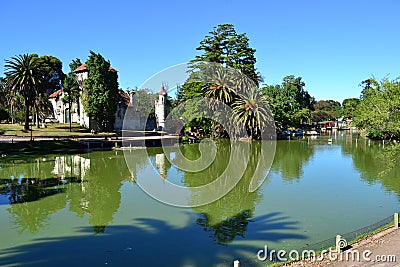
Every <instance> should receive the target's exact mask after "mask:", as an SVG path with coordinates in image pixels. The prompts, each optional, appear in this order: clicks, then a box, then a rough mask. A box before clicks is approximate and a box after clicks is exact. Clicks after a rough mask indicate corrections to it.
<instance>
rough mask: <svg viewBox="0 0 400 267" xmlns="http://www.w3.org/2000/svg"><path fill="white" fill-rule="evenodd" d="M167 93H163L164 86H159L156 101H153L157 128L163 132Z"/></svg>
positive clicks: (166, 109) (166, 114) (166, 113)
mask: <svg viewBox="0 0 400 267" xmlns="http://www.w3.org/2000/svg"><path fill="white" fill-rule="evenodd" d="M167 97H168V94H167V91H165V88H164V84H162V86H161V91H160V93H158V99H157V100H156V101H155V103H154V106H155V113H156V120H157V128H158V129H159V130H163V129H164V127H165V119H166V118H167V116H168V101H167Z"/></svg>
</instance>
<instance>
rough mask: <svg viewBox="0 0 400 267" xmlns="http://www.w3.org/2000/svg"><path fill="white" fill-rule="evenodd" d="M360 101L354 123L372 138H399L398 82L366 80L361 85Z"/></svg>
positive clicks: (399, 105)
mask: <svg viewBox="0 0 400 267" xmlns="http://www.w3.org/2000/svg"><path fill="white" fill-rule="evenodd" d="M361 85H362V86H363V90H362V96H361V97H362V99H361V101H360V103H359V104H358V106H357V112H356V113H355V114H356V115H355V117H354V121H355V124H356V126H357V127H358V128H359V129H362V130H364V131H365V132H366V134H367V135H368V136H369V137H372V138H380V139H382V138H385V139H399V138H400V80H399V79H395V80H393V81H390V80H389V79H386V78H385V79H382V80H381V81H379V82H378V81H376V80H374V79H368V80H366V81H364V82H362V83H361Z"/></svg>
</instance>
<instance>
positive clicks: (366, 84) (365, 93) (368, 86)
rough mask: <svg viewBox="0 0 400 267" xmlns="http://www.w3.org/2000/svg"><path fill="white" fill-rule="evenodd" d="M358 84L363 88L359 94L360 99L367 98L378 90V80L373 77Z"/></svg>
mask: <svg viewBox="0 0 400 267" xmlns="http://www.w3.org/2000/svg"><path fill="white" fill-rule="evenodd" d="M359 86H361V87H362V88H363V89H362V91H361V95H360V98H361V99H364V98H368V97H370V96H373V95H375V94H376V93H378V92H379V82H378V81H377V80H376V79H375V78H374V77H373V78H370V79H366V80H364V81H362V82H361V83H360V84H359Z"/></svg>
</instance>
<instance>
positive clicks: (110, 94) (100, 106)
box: [82, 51, 120, 131]
mask: <svg viewBox="0 0 400 267" xmlns="http://www.w3.org/2000/svg"><path fill="white" fill-rule="evenodd" d="M110 67H111V65H110V61H107V60H105V59H104V57H103V56H102V55H100V54H96V53H94V52H93V51H90V55H89V58H88V60H87V61H86V68H87V69H88V70H89V73H90V75H89V77H88V79H86V80H85V85H84V89H85V90H84V94H82V100H83V101H82V103H83V106H84V108H85V111H86V113H87V114H88V115H89V117H90V118H91V119H95V120H96V121H97V130H98V131H102V130H105V129H106V130H111V129H113V124H114V120H115V112H116V110H117V107H118V102H119V101H120V98H119V96H118V74H117V72H116V71H115V70H112V69H110Z"/></svg>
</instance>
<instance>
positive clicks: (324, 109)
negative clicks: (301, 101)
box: [312, 100, 342, 122]
mask: <svg viewBox="0 0 400 267" xmlns="http://www.w3.org/2000/svg"><path fill="white" fill-rule="evenodd" d="M313 107H314V111H313V112H312V117H313V121H314V122H319V121H324V120H336V118H338V117H340V115H341V113H342V106H341V104H340V103H339V102H338V101H335V100H319V101H317V102H316V103H314V105H313Z"/></svg>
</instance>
